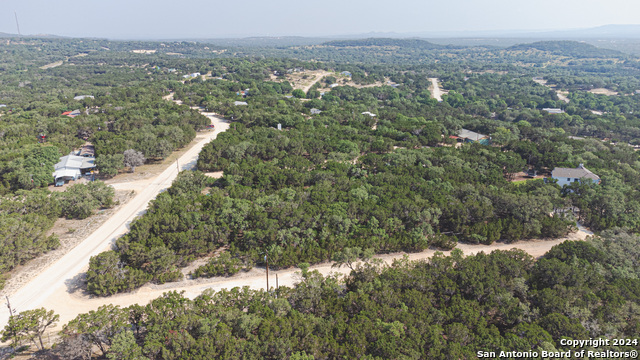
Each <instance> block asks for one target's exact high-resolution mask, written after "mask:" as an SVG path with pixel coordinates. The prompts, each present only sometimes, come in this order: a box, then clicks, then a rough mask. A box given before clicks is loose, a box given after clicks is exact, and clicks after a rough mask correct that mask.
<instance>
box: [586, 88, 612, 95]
mask: <svg viewBox="0 0 640 360" xmlns="http://www.w3.org/2000/svg"><path fill="white" fill-rule="evenodd" d="M589 92H590V93H592V94H598V95H607V96H615V95H618V93H617V92H616V91H613V90H609V89H605V88H597V89H591V90H589Z"/></svg>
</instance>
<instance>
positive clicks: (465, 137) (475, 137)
mask: <svg viewBox="0 0 640 360" xmlns="http://www.w3.org/2000/svg"><path fill="white" fill-rule="evenodd" d="M458 138H459V139H461V140H462V141H464V142H471V143H472V142H479V143H480V144H482V145H489V143H490V141H491V139H490V138H489V135H484V134H480V133H477V132H475V131H471V130H467V129H460V131H458Z"/></svg>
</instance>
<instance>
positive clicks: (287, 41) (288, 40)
mask: <svg viewBox="0 0 640 360" xmlns="http://www.w3.org/2000/svg"><path fill="white" fill-rule="evenodd" d="M188 40H191V41H197V42H200V43H207V44H214V45H218V46H240V47H242V46H249V47H280V46H305V45H317V44H321V43H323V42H326V41H327V40H330V38H307V37H301V36H278V37H266V36H263V37H247V38H224V39H223V38H220V39H188ZM174 41H175V40H174Z"/></svg>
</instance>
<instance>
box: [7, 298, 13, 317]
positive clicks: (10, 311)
mask: <svg viewBox="0 0 640 360" xmlns="http://www.w3.org/2000/svg"><path fill="white" fill-rule="evenodd" d="M5 297H6V298H7V307H8V308H9V316H13V309H11V303H10V302H9V295H5Z"/></svg>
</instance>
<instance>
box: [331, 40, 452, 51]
mask: <svg viewBox="0 0 640 360" xmlns="http://www.w3.org/2000/svg"><path fill="white" fill-rule="evenodd" d="M323 45H326V46H335V47H360V46H381V47H382V46H394V47H402V48H419V49H434V50H435V49H445V48H450V46H445V45H438V44H434V43H430V42H428V41H425V40H420V39H389V38H369V39H359V40H335V41H329V42H326V43H324V44H323Z"/></svg>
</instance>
